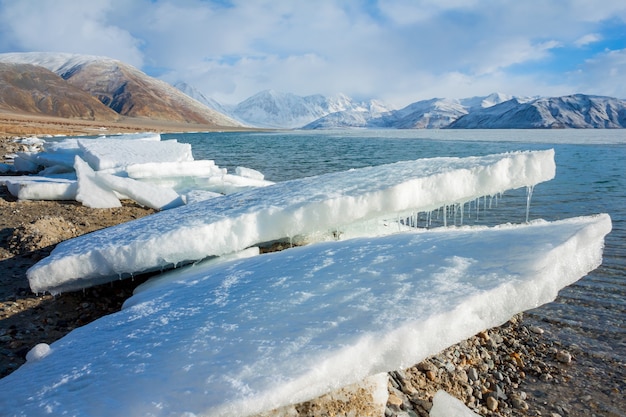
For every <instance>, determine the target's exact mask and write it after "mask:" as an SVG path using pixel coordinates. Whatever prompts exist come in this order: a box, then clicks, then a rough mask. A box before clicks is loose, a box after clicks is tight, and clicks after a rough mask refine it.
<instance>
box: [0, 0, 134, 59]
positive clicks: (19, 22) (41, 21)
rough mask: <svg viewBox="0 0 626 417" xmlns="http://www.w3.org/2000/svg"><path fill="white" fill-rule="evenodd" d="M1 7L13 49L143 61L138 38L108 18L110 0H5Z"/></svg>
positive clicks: (6, 35) (2, 21)
mask: <svg viewBox="0 0 626 417" xmlns="http://www.w3.org/2000/svg"><path fill="white" fill-rule="evenodd" d="M0 7H1V9H0V10H1V12H0V23H1V24H2V26H3V33H2V36H3V37H5V38H7V39H5V40H4V43H10V44H11V45H12V46H14V48H13V49H12V51H15V50H18V51H42V52H46V51H57V52H71V53H80V54H89V55H104V56H110V57H113V58H116V59H120V60H122V61H125V62H128V63H130V64H132V65H135V66H138V67H140V66H142V65H143V56H142V53H141V52H140V46H141V41H140V40H139V39H136V38H134V37H133V36H132V35H131V33H130V32H129V31H128V30H125V29H123V28H120V27H118V26H116V25H115V24H113V23H111V22H109V21H108V20H107V13H108V12H109V10H111V8H112V7H114V5H113V4H112V2H111V1H108V0H90V1H89V2H82V1H72V0H57V1H54V2H52V1H38V0H21V1H19V2H18V1H9V0H6V1H3V2H2V3H1V4H0Z"/></svg>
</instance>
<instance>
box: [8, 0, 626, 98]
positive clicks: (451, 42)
mask: <svg viewBox="0 0 626 417" xmlns="http://www.w3.org/2000/svg"><path fill="white" fill-rule="evenodd" d="M592 3H593V2H592ZM623 3H624V2H623V1H618V0H607V1H603V2H601V3H598V4H593V5H590V2H588V1H586V0H567V1H565V2H545V1H543V0H528V1H524V2H519V1H513V0H505V1H501V0H481V1H478V0H440V1H438V0H378V1H373V0H368V1H345V0H320V1H314V2H312V1H308V0H231V1H230V2H228V1H208V0H185V1H175V0H91V1H88V2H87V1H81V0H58V1H55V2H52V1H49V2H42V1H38V0H21V1H19V2H17V1H11V0H0V23H1V24H2V27H0V48H2V50H1V51H0V52H4V51H6V52H8V51H14V50H41V51H64V52H76V53H85V54H95V55H107V56H111V57H114V58H117V59H121V60H123V61H126V62H129V63H131V64H133V65H136V66H139V67H142V68H143V69H144V70H146V71H149V72H150V71H152V73H153V74H155V75H158V76H160V77H162V78H164V79H166V80H167V81H170V82H174V81H178V80H183V81H186V82H188V83H190V84H192V85H194V86H196V87H197V88H199V89H200V90H202V91H203V92H204V93H205V94H207V95H209V96H212V97H214V98H216V99H218V100H221V101H224V102H231V103H234V102H238V101H240V100H243V99H245V98H247V97H248V96H250V95H252V94H254V93H256V92H258V91H261V90H263V89H268V88H273V89H276V90H279V91H287V92H293V93H296V94H301V95H306V94H312V93H322V94H335V93H338V92H344V93H346V94H348V95H351V96H358V97H361V98H365V97H376V98H382V99H385V100H386V101H388V102H390V103H391V104H395V105H405V104H408V103H410V102H412V101H416V100H419V99H425V98H430V97H434V96H438V97H444V96H449V97H462V96H463V95H462V94H471V95H481V94H488V93H491V92H493V91H502V92H505V93H511V94H522V95H524V94H526V95H535V94H552V92H555V91H559V92H562V93H565V94H567V93H571V92H574V91H573V89H575V88H582V87H585V88H586V90H585V91H584V92H589V93H595V92H596V91H604V92H605V93H604V94H608V95H611V93H610V91H620V90H619V88H620V87H617V86H615V87H614V88H613V90H611V89H610V88H609V86H608V85H607V84H606V83H605V80H595V81H594V79H593V78H592V77H586V76H584V74H583V75H575V74H576V73H575V72H573V71H572V68H575V67H576V63H573V64H571V65H570V68H566V69H563V68H557V69H554V70H553V69H551V68H550V65H549V64H551V63H552V62H551V61H554V60H555V59H554V56H555V51H556V50H557V48H560V47H561V46H562V45H578V46H580V47H582V46H586V45H590V44H592V43H593V44H594V45H598V44H599V43H600V42H602V41H603V40H604V39H603V33H602V28H603V26H602V24H603V22H604V21H611V22H612V23H613V24H615V23H616V22H618V23H619V22H621V24H622V25H624V26H626V3H624V4H623ZM564 50H565V48H563V49H560V50H559V53H563V51H564ZM581 50H585V48H581ZM589 53H592V52H591V51H590V52H589ZM609 56H610V54H609V53H608V52H607V54H606V57H604V58H602V59H603V60H604V61H603V62H607V60H609V58H608V57H609ZM587 58H591V57H587ZM595 59H598V60H600V59H601V57H597V58H595ZM535 63H536V64H539V65H538V66H537V68H534V67H533V65H534V64H535ZM615 65H617V64H615ZM519 67H523V68H524V71H526V72H525V73H524V74H519V73H517V72H516V68H519ZM578 67H579V68H580V69H581V71H582V70H583V69H584V71H587V72H589V71H591V69H592V68H593V69H594V71H595V73H599V72H600V71H601V68H600V67H599V65H598V66H597V67H596V65H595V64H593V61H589V62H587V63H585V62H584V61H581V62H580V63H579V64H578ZM618 67H619V66H618ZM555 71H557V72H555ZM618 71H621V69H618ZM622 74H623V72H622ZM583 79H584V82H583ZM555 80H556V81H555ZM524 89H526V90H527V92H525V91H524ZM539 89H543V92H542V91H538V90H539ZM570 90H571V91H570Z"/></svg>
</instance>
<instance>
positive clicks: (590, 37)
mask: <svg viewBox="0 0 626 417" xmlns="http://www.w3.org/2000/svg"><path fill="white" fill-rule="evenodd" d="M600 40H602V36H600V35H598V34H597V33H588V34H586V35H584V36H581V37H580V38H578V39H576V40H575V41H574V45H575V46H577V47H579V48H582V47H583V46H587V45H589V44H592V43H595V42H598V41H600Z"/></svg>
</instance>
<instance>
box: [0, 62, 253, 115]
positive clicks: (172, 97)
mask: <svg viewBox="0 0 626 417" xmlns="http://www.w3.org/2000/svg"><path fill="white" fill-rule="evenodd" d="M2 62H4V63H11V64H31V65H33V66H38V67H41V68H45V69H47V70H49V71H52V72H53V73H55V74H57V75H58V76H59V77H60V80H61V81H64V82H65V84H66V87H64V88H61V85H62V83H61V82H60V81H59V80H58V79H57V80H56V81H55V82H56V84H55V88H50V89H48V90H47V91H48V92H49V93H50V95H51V100H52V101H54V102H56V103H57V107H64V106H65V104H64V102H65V100H66V97H65V95H64V94H63V93H62V92H63V91H65V90H67V88H68V86H71V87H73V89H74V90H80V91H83V92H84V93H85V94H87V95H89V96H91V98H92V100H93V98H95V99H97V100H98V101H100V102H101V103H102V104H104V106H106V107H108V108H110V109H111V110H113V111H114V112H115V113H117V114H118V115H121V116H126V117H130V118H140V119H148V120H152V121H163V122H174V123H193V124H202V125H211V126H215V127H220V126H223V127H240V126H241V124H240V123H238V122H236V121H235V120H233V119H231V118H229V117H227V116H225V115H223V114H221V113H218V112H216V111H215V110H212V109H210V108H209V107H207V106H205V105H204V104H201V103H200V102H198V101H196V100H194V99H192V98H191V97H189V96H187V95H185V94H184V93H182V92H181V91H179V90H178V89H176V88H174V87H172V86H171V85H169V84H167V83H165V82H163V81H160V80H157V79H155V78H153V77H150V76H148V75H146V74H145V73H143V72H141V71H139V70H137V69H136V68H134V67H132V66H130V65H128V64H125V63H123V62H121V61H117V60H114V59H110V58H105V57H94V56H87V55H75V54H62V53H39V52H33V53H10V54H0V63H2ZM23 70H24V71H27V70H28V69H27V68H26V67H24V68H23ZM31 70H32V68H31ZM57 86H58V88H57ZM31 111H32V109H31ZM41 111H42V110H39V112H41ZM49 115H53V114H49ZM94 117H98V115H96V114H94ZM103 120H108V119H103Z"/></svg>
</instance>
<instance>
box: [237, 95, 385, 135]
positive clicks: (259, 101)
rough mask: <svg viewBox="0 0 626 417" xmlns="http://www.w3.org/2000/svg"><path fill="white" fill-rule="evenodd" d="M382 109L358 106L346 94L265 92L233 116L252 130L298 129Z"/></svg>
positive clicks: (240, 104) (255, 96)
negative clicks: (351, 113) (333, 116)
mask: <svg viewBox="0 0 626 417" xmlns="http://www.w3.org/2000/svg"><path fill="white" fill-rule="evenodd" d="M383 107H384V106H383V105H382V104H380V103H379V102H371V103H357V102H354V101H353V100H352V99H351V98H350V97H347V96H345V95H343V94H338V95H336V96H332V97H325V96H323V95H319V94H316V95H311V96H305V97H302V96H297V95H295V94H291V93H281V92H277V91H274V90H266V91H262V92H260V93H258V94H255V95H254V96H252V97H250V98H248V99H246V100H244V101H242V102H241V103H239V104H238V105H237V106H236V107H235V108H234V109H233V112H232V113H231V114H232V115H233V116H234V117H236V118H237V119H238V120H242V121H244V122H245V123H247V124H249V125H251V126H257V127H269V128H299V127H302V126H304V125H306V124H308V123H310V122H312V121H314V120H317V119H319V118H322V117H324V116H326V115H328V114H331V113H336V112H343V111H347V110H350V111H369V110H370V109H374V108H383Z"/></svg>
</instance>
